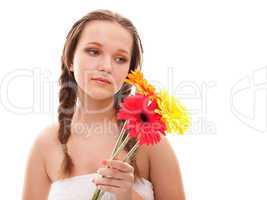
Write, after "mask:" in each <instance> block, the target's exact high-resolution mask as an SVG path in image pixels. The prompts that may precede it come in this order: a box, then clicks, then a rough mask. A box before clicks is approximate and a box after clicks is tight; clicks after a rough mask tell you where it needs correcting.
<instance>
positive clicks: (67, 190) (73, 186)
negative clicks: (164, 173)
mask: <svg viewBox="0 0 267 200" xmlns="http://www.w3.org/2000/svg"><path fill="white" fill-rule="evenodd" d="M96 175H97V174H96V173H91V174H86V175H80V176H74V177H71V178H66V179H63V180H58V181H55V182H53V183H52V184H51V187H50V191H49V195H48V200H89V199H90V198H91V197H92V196H93V193H94V191H95V189H96V185H95V183H93V182H92V179H93V178H94V177H95V176H96ZM133 189H134V191H136V192H137V193H138V194H139V195H140V196H142V197H143V199H144V200H154V193H153V186H152V183H151V182H150V181H148V180H147V179H145V178H142V179H141V180H140V179H137V181H136V182H135V183H134V185H133ZM102 200H116V196H115V194H113V193H111V192H105V193H104V195H103V197H102Z"/></svg>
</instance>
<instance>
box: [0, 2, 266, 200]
mask: <svg viewBox="0 0 267 200" xmlns="http://www.w3.org/2000/svg"><path fill="white" fill-rule="evenodd" d="M0 4H1V5H0V24H1V31H0V34H1V37H0V56H1V57H0V58H1V59H0V62H1V64H0V65H1V67H0V81H1V94H0V95H1V96H0V97H1V102H0V115H1V122H0V124H1V139H0V158H1V170H0V177H1V178H0V184H1V185H0V187H1V198H2V199H21V192H22V186H23V177H24V170H25V164H26V159H27V156H28V153H29V150H30V147H31V145H32V142H33V140H34V139H35V137H36V136H37V135H38V133H39V132H40V131H41V130H42V129H43V128H44V127H46V126H47V125H49V124H51V123H53V122H55V121H56V119H57V116H56V109H57V105H58V104H57V101H58V99H57V90H58V88H57V82H56V81H57V79H58V77H59V73H60V62H59V61H60V56H61V52H62V48H63V44H64V40H65V37H66V34H67V32H68V30H69V29H70V27H71V26H72V24H73V23H74V22H75V21H76V20H77V19H79V18H80V17H82V16H83V15H84V14H86V13H87V12H89V11H91V10H94V9H98V8H104V9H110V10H113V11H117V12H119V13H121V14H122V15H124V16H126V17H128V18H130V19H131V20H132V21H133V23H134V24H135V25H136V27H137V29H138V30H139V33H140V36H141V38H142V42H143V46H144V51H145V53H144V65H143V71H144V74H145V76H146V77H147V79H149V80H150V81H153V83H155V84H158V85H159V83H160V86H165V87H167V88H168V89H169V90H170V91H171V92H172V93H173V94H174V95H176V96H177V97H179V98H180V100H181V101H182V102H183V103H184V104H185V105H186V106H187V107H188V108H189V109H190V110H191V113H192V119H193V123H192V127H191V129H190V130H189V131H188V133H187V134H186V135H185V136H169V139H170V141H171V144H172V145H173V147H174V149H175V151H176V153H177V157H178V159H179V162H180V166H181V171H182V176H183V182H184V187H185V191H186V196H187V199H193V200H197V199H205V200H221V199H224V200H225V199H233V200H236V199H242V200H251V199H255V200H265V199H267V191H266V185H267V171H266V169H267V162H266V151H267V145H266V141H267V140H266V139H267V115H266V113H267V106H266V105H267V103H266V102H267V101H266V100H267V68H266V66H267V56H266V55H267V37H266V36H267V26H266V25H267V12H266V8H267V4H266V2H264V1H259V0H253V1H252V0H250V1H244V0H243V1H237V0H224V1H214V0H213V1H212V0H210V1H208V0H204V1H192V0H187V1H170V0H165V1H157V2H155V1H140V0H135V1H129V0H128V1H126V0H116V1H115V0H114V1H100V0H97V1H77V0H76V1H51V0H50V1H27V0H25V1H12V0H10V1H6V2H4V1H1V3H0ZM23 107H24V109H22V108H23ZM26 107H28V108H26Z"/></svg>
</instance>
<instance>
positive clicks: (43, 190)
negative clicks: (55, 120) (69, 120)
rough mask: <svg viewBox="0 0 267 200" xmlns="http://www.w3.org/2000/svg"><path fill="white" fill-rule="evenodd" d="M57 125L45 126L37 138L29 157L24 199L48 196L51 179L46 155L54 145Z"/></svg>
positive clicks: (41, 199)
mask: <svg viewBox="0 0 267 200" xmlns="http://www.w3.org/2000/svg"><path fill="white" fill-rule="evenodd" d="M55 131H56V125H50V126H48V127H46V128H44V129H43V130H42V131H41V132H40V133H39V134H38V135H37V137H36V138H35V140H34V142H33V145H32V147H31V149H30V152H29V156H28V159H27V165H26V172H25V176H24V188H23V200H24V199H25V200H26V199H27V200H31V199H32V200H34V199H39V200H44V199H46V198H47V195H48V191H49V188H50V184H51V180H50V178H49V176H48V174H47V168H46V157H47V154H48V152H49V151H50V148H48V147H51V146H54V144H55V142H56V140H54V138H55V136H56V134H55Z"/></svg>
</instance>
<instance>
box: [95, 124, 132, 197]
mask: <svg viewBox="0 0 267 200" xmlns="http://www.w3.org/2000/svg"><path fill="white" fill-rule="evenodd" d="M126 124H127V120H126V121H125V122H124V124H123V126H122V129H121V132H120V134H119V137H118V139H117V141H116V144H115V147H114V149H113V150H112V153H111V158H110V159H111V160H113V159H114V158H115V157H116V156H117V155H118V154H119V152H120V151H121V150H122V149H123V148H124V147H125V145H126V144H127V142H128V141H129V139H130V138H129V136H128V135H127V136H126V138H125V139H124V140H123V141H122V139H123V136H124V135H125V132H126V129H125V125H126ZM103 195H104V191H102V190H100V189H96V190H95V192H94V195H93V197H92V199H91V200H100V199H101V198H102V196H103Z"/></svg>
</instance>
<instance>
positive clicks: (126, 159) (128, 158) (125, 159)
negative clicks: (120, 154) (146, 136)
mask: <svg viewBox="0 0 267 200" xmlns="http://www.w3.org/2000/svg"><path fill="white" fill-rule="evenodd" d="M138 147H139V144H138V142H137V143H136V144H135V145H134V146H133V147H132V148H131V150H130V151H129V152H128V153H127V155H126V156H125V158H124V159H123V161H124V162H125V161H128V160H130V159H131V157H132V156H133V155H134V153H135V152H136V150H137V148H138Z"/></svg>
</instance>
